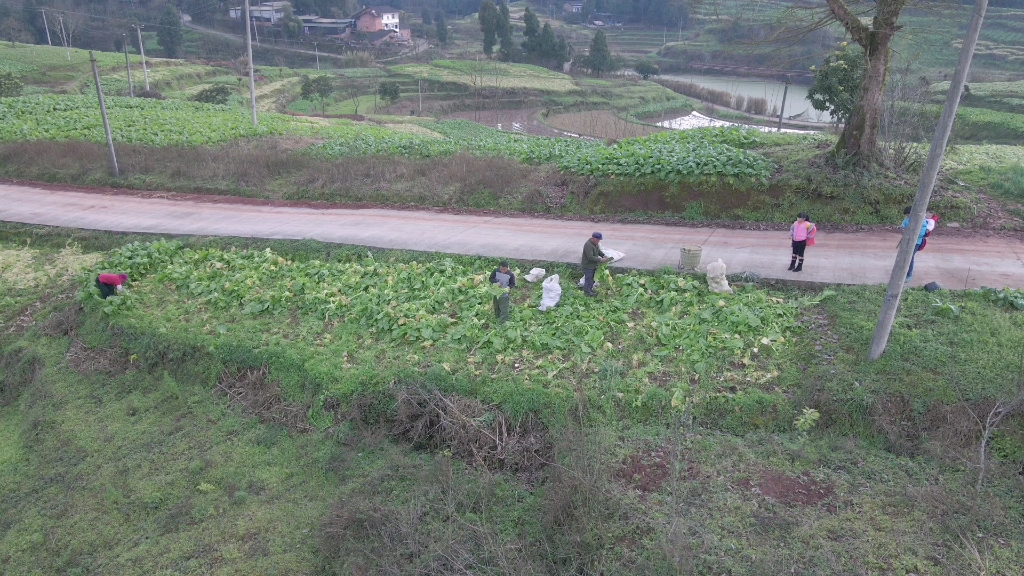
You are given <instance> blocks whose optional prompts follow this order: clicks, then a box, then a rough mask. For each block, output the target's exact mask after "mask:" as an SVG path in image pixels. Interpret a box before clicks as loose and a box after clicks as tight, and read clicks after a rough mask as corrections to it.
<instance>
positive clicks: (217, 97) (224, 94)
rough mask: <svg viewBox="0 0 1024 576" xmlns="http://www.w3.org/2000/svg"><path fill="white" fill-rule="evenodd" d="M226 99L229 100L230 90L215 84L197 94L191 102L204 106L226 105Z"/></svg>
mask: <svg viewBox="0 0 1024 576" xmlns="http://www.w3.org/2000/svg"><path fill="white" fill-rule="evenodd" d="M228 98H231V88H230V87H229V86H227V85H225V84H215V85H213V86H210V87H208V88H203V89H202V90H200V91H199V92H197V93H196V95H195V96H193V97H192V100H193V101H194V102H203V103H206V104H227V103H228Z"/></svg>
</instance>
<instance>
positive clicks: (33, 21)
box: [21, 0, 46, 44]
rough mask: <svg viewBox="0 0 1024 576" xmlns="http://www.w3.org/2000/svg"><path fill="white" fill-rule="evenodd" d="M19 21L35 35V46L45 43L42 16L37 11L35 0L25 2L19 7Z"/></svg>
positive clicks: (44, 28) (37, 6)
mask: <svg viewBox="0 0 1024 576" xmlns="http://www.w3.org/2000/svg"><path fill="white" fill-rule="evenodd" d="M21 21H22V22H24V23H25V25H26V26H28V27H29V28H30V29H31V31H32V33H33V34H34V35H35V43H36V44H45V43H46V26H45V25H44V24H43V14H42V12H40V11H39V5H38V4H36V1H35V0H25V2H24V3H22V5H21Z"/></svg>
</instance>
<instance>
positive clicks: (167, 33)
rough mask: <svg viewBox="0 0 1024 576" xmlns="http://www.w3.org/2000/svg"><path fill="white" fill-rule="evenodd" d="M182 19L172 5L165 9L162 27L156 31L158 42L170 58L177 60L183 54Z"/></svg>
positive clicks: (161, 22) (161, 19) (161, 18)
mask: <svg viewBox="0 0 1024 576" xmlns="http://www.w3.org/2000/svg"><path fill="white" fill-rule="evenodd" d="M181 39H182V34H181V18H180V17H179V16H178V11H177V10H175V9H174V7H173V6H171V5H170V4H168V5H167V7H166V8H164V13H163V14H162V15H161V16H160V26H159V28H157V30H156V42H157V44H159V45H160V47H161V48H163V49H164V54H165V55H166V56H167V57H168V58H177V57H178V56H179V54H180V53H181Z"/></svg>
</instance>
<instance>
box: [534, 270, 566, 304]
mask: <svg viewBox="0 0 1024 576" xmlns="http://www.w3.org/2000/svg"><path fill="white" fill-rule="evenodd" d="M558 281H559V278H558V274H553V275H551V276H549V277H547V278H545V279H544V284H543V289H544V293H543V294H542V295H541V298H540V308H538V310H540V311H541V312H545V311H547V310H548V309H550V308H554V307H555V305H557V304H558V301H559V300H561V299H562V285H561V284H559V283H558Z"/></svg>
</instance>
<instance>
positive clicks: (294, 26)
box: [280, 4, 302, 40]
mask: <svg viewBox="0 0 1024 576" xmlns="http://www.w3.org/2000/svg"><path fill="white" fill-rule="evenodd" d="M280 22H281V32H282V33H283V34H284V35H285V37H286V38H291V39H292V40H298V39H299V38H301V37H302V20H301V19H299V18H298V17H297V16H295V12H293V11H292V7H291V5H289V4H285V5H284V16H283V17H282V18H281V21H280Z"/></svg>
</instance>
